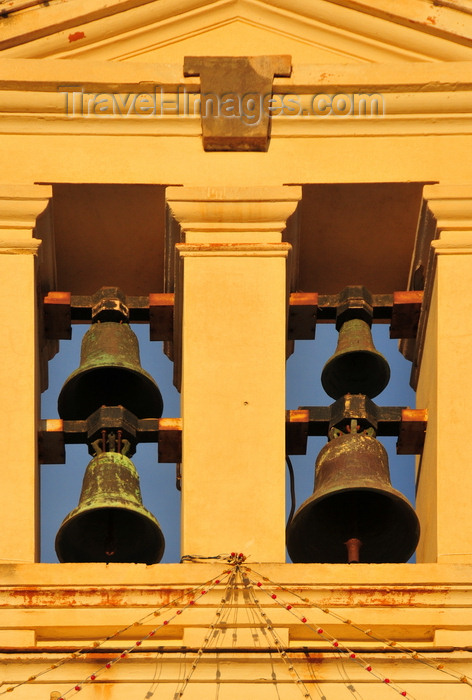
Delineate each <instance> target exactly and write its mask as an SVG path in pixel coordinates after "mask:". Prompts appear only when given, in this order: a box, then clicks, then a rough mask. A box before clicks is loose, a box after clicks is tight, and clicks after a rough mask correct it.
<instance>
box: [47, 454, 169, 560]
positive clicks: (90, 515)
mask: <svg viewBox="0 0 472 700" xmlns="http://www.w3.org/2000/svg"><path fill="white" fill-rule="evenodd" d="M56 553H57V556H58V559H59V561H61V562H130V563H133V562H134V563H144V564H156V563H157V562H159V561H160V560H161V558H162V555H163V553H164V536H163V534H162V530H161V528H160V526H159V523H158V522H157V520H156V518H155V517H154V516H153V515H152V513H150V512H149V511H148V510H147V509H146V508H145V507H144V506H143V503H142V500H141V490H140V487H139V477H138V473H137V471H136V468H135V466H134V464H133V462H132V461H131V460H130V459H128V457H125V455H122V454H119V453H118V452H102V453H101V454H99V455H98V456H97V457H94V458H93V459H92V461H91V462H90V463H89V465H88V467H87V469H86V471H85V476H84V481H83V485H82V492H81V494H80V500H79V505H78V506H77V508H74V510H72V511H71V512H70V513H69V515H68V516H67V517H66V518H65V519H64V521H63V522H62V525H61V527H60V528H59V531H58V533H57V536H56Z"/></svg>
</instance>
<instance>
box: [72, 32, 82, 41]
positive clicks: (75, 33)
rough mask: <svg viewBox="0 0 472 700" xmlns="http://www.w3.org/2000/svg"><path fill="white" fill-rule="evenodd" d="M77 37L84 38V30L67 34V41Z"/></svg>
mask: <svg viewBox="0 0 472 700" xmlns="http://www.w3.org/2000/svg"><path fill="white" fill-rule="evenodd" d="M79 39H85V33H84V32H74V34H69V41H78V40H79Z"/></svg>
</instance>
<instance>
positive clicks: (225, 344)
mask: <svg viewBox="0 0 472 700" xmlns="http://www.w3.org/2000/svg"><path fill="white" fill-rule="evenodd" d="M300 197H301V190H300V188H298V187H277V188H257V189H256V190H246V189H243V188H237V189H236V188H234V189H233V188H221V189H203V188H202V189H200V188H198V189H197V188H195V189H190V190H185V189H181V188H169V190H168V204H169V207H170V209H171V211H172V214H173V216H174V218H175V219H176V220H177V221H178V222H179V224H180V228H181V240H182V242H181V243H178V244H177V246H176V248H177V255H178V265H177V273H176V277H177V288H176V308H177V319H178V320H177V326H178V328H180V332H178V336H180V340H179V337H178V338H177V340H178V342H177V348H176V363H177V364H178V365H179V363H180V365H181V370H180V372H181V375H180V376H181V390H182V422H183V464H182V476H183V478H182V553H183V554H199V555H206V556H212V555H215V554H219V553H222V552H231V551H237V552H242V553H244V554H245V555H249V556H250V557H251V560H252V561H275V562H283V561H285V352H286V314H287V276H288V270H289V266H288V262H287V261H288V257H289V254H290V251H291V246H290V245H289V244H288V243H285V242H283V241H282V232H283V230H284V228H285V223H286V220H287V218H288V217H289V216H290V215H291V214H292V212H293V211H294V210H295V209H296V207H297V204H298V200H299V199H300Z"/></svg>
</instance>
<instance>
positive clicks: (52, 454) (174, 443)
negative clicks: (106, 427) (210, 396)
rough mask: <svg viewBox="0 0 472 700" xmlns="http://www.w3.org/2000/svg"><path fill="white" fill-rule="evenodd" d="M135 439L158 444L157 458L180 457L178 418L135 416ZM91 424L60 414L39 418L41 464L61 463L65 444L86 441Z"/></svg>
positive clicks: (160, 461)
mask: <svg viewBox="0 0 472 700" xmlns="http://www.w3.org/2000/svg"><path fill="white" fill-rule="evenodd" d="M135 430H136V435H135V439H134V441H135V443H136V444H137V443H144V442H147V443H151V442H156V443H157V444H158V462H159V463H167V462H170V463H176V462H180V461H181V460H182V420H181V419H180V418H160V419H157V418H142V419H136V426H135ZM89 431H90V426H89V424H88V422H87V421H85V420H77V421H69V420H61V419H59V418H54V419H52V420H51V419H49V420H42V421H41V424H40V429H39V435H38V457H39V462H40V464H64V463H65V461H66V458H65V445H66V444H68V445H72V444H86V443H88V442H89V440H90V435H89Z"/></svg>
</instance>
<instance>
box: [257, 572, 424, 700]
mask: <svg viewBox="0 0 472 700" xmlns="http://www.w3.org/2000/svg"><path fill="white" fill-rule="evenodd" d="M244 569H245V572H246V573H249V572H250V573H252V574H253V573H254V572H253V571H252V570H251V569H250V567H248V566H246V567H244ZM249 580H250V579H249ZM254 583H255V585H256V586H257V587H258V588H259V590H260V591H261V592H263V593H264V594H265V595H267V597H269V598H270V599H271V600H273V601H274V602H275V604H276V605H278V606H279V607H280V608H282V609H284V610H287V611H288V612H289V613H290V615H292V616H293V617H295V618H297V620H299V621H300V622H301V623H302V624H304V625H305V626H306V627H307V628H308V629H310V630H312V631H313V632H314V633H315V634H317V635H318V636H319V637H320V638H321V639H324V640H325V641H326V642H328V644H330V646H332V647H333V649H334V650H335V651H337V652H339V653H340V654H341V655H344V656H346V657H347V658H349V659H350V660H352V661H354V662H355V663H357V664H358V665H359V666H361V667H362V668H364V670H365V671H367V672H368V673H370V674H371V675H372V676H373V677H374V678H377V680H379V681H380V682H381V683H385V684H386V685H388V687H389V688H391V689H392V690H394V691H395V692H397V693H398V695H400V696H401V697H404V698H410V700H414V697H413V696H412V695H410V694H409V693H407V691H406V690H404V689H403V688H401V687H400V686H398V685H397V684H396V683H395V682H394V681H392V679H391V678H387V677H386V676H384V675H383V674H382V673H380V672H379V671H377V670H376V669H375V668H374V667H373V666H372V664H371V663H370V662H369V661H367V659H365V658H364V657H363V656H362V655H361V654H359V653H357V652H355V651H354V650H353V649H351V648H350V647H348V646H346V645H345V644H344V643H343V642H340V641H339V640H338V639H336V637H333V635H331V634H329V632H327V631H326V630H325V629H323V628H322V627H320V626H319V625H313V624H312V623H311V622H310V621H309V620H308V618H306V617H305V616H301V615H299V614H298V612H297V611H296V610H295V609H294V608H293V606H292V605H290V603H287V602H286V601H283V600H282V599H279V597H278V595H277V594H276V593H273V592H271V591H270V590H265V588H264V585H263V584H262V583H261V581H258V580H257V579H256V580H255V581H254Z"/></svg>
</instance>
